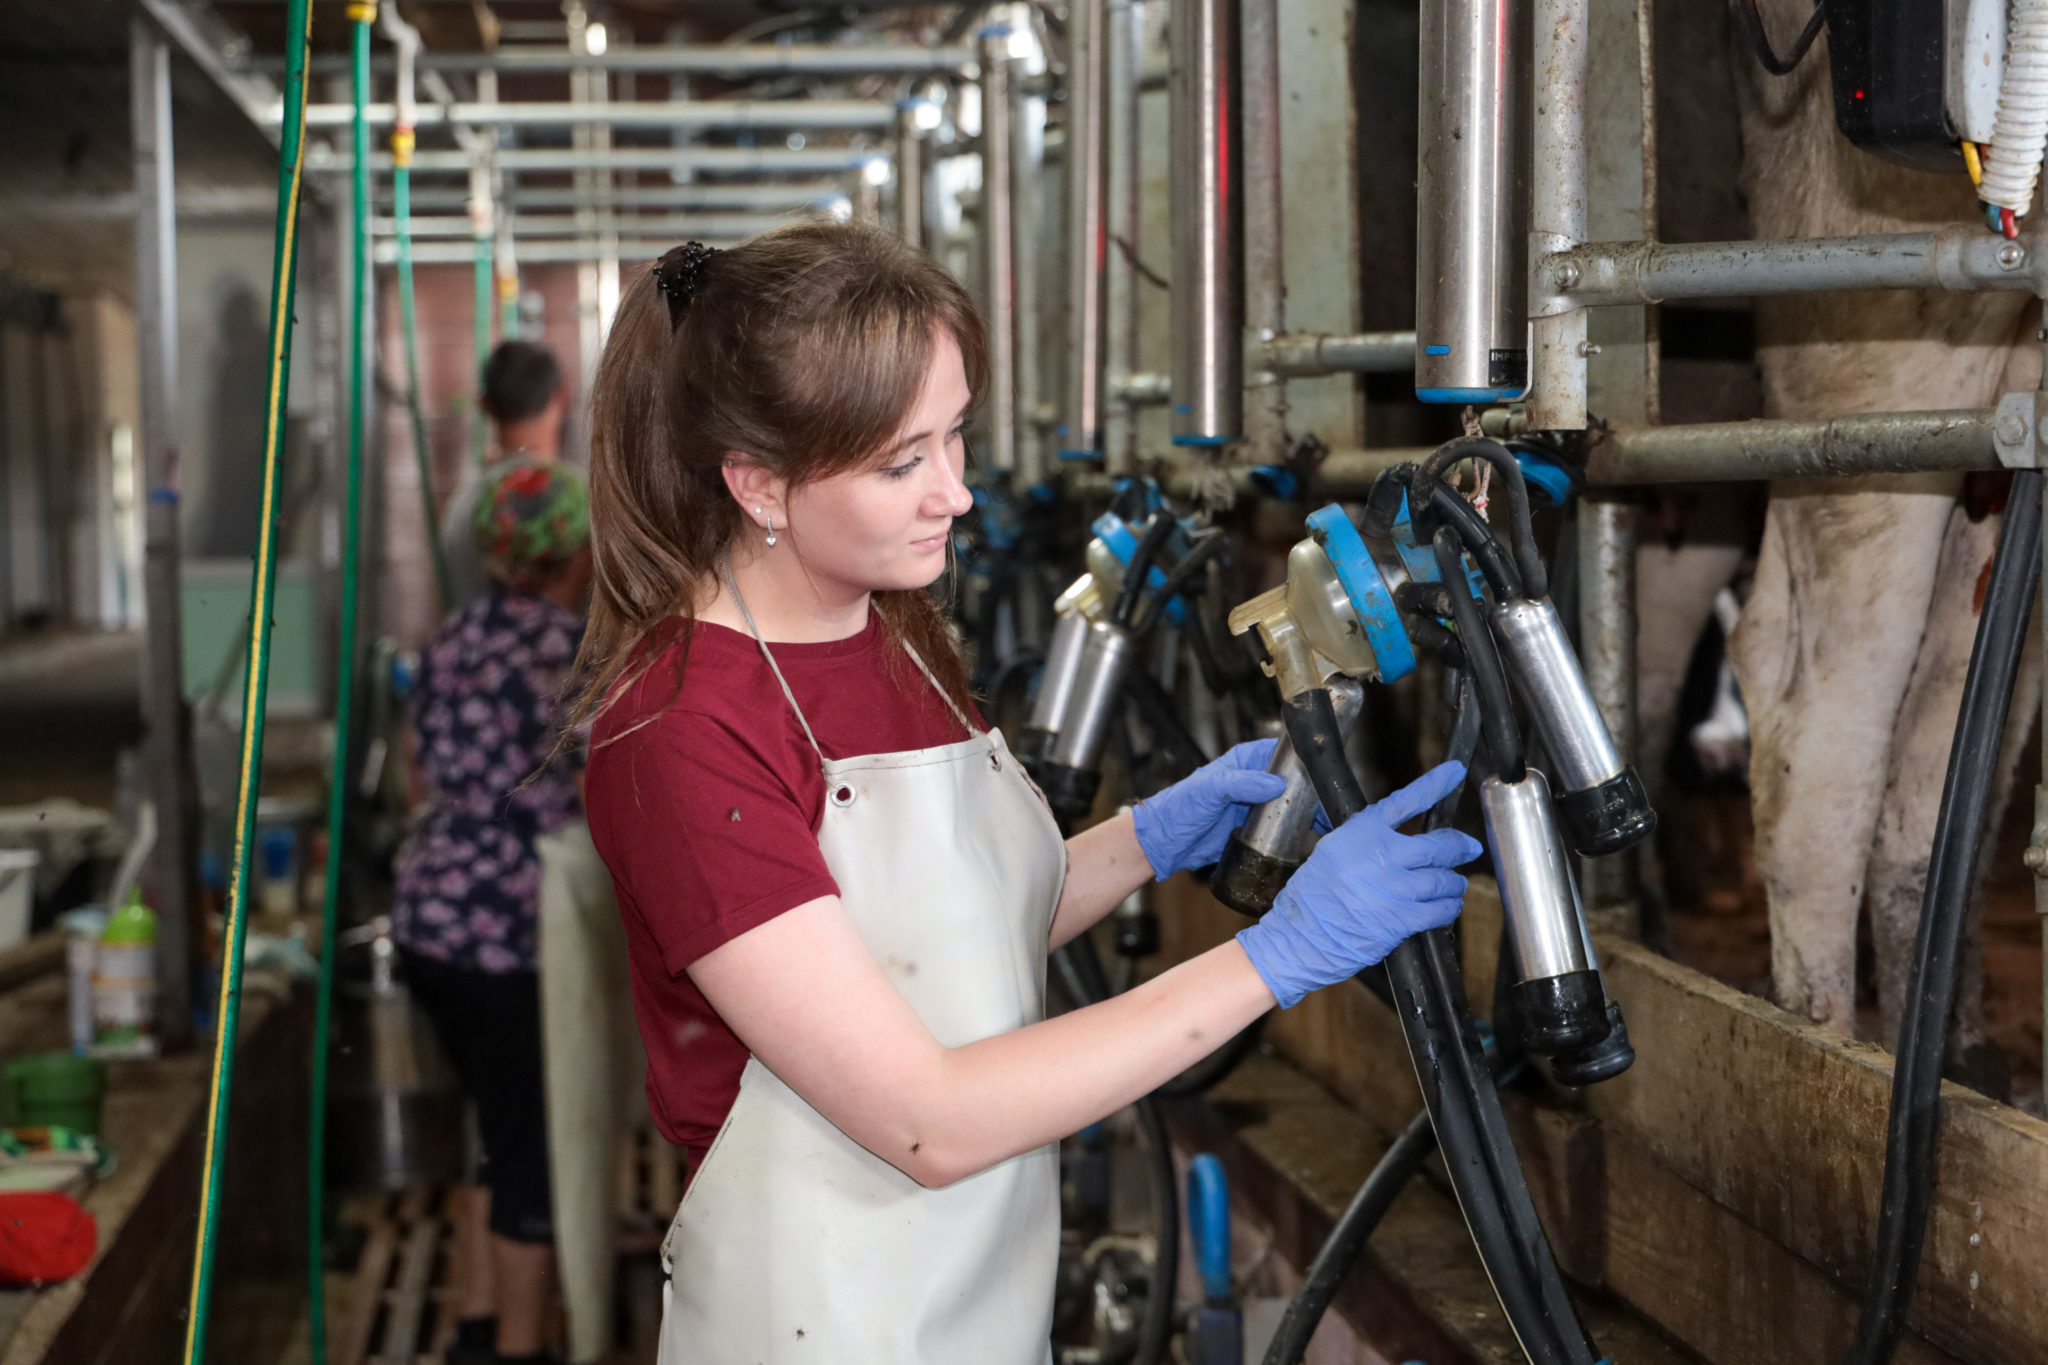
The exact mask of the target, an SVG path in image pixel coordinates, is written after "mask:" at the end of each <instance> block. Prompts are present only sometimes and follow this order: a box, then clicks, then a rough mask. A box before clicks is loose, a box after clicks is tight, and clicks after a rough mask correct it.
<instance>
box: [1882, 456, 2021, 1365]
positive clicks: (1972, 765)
mask: <svg viewBox="0 0 2048 1365" xmlns="http://www.w3.org/2000/svg"><path fill="white" fill-rule="evenodd" d="M2041 483H2042V475H2041V471H2040V470H2038V469H2022V470H2019V471H2018V472H2016V473H2015V474H2014V475H2013V477H2012V493H2011V495H2010V496H2009V497H2008V498H2007V499H2006V505H2005V526H2004V528H2003V529H2002V530H2001V531H2000V533H1999V537H1998V550H1997V552H1996V553H1995V554H1994V555H1993V556H1992V559H1991V578H1990V581H1989V584H1988V586H1987V587H1986V589H1985V593H1984V611H1983V614H1982V615H1981V616H1979V617H1978V618H1977V639H1976V643H1975V644H1974V645H1972V646H1971V649H1970V671H1969V673H1968V675H1967V676H1966V677H1965V679H1964V682H1963V699H1962V703H1961V705H1960V706H1958V707H1957V713H1956V730H1955V739H1954V740H1953V742H1952V743H1951V744H1950V746H1949V753H1948V776H1947V777H1946V779H1945V780H1944V781H1943V784H1942V791H1941V813H1940V815H1939V816H1938V817H1937V819H1936V823H1935V827H1934V852H1933V854H1932V856H1931V858H1930V859H1929V862H1928V865H1927V884H1926V889H1925V891H1924V892H1923V893H1922V896H1921V901H1920V932H1919V937H1918V941H1917V943H1916V944H1915V948H1914V955H1913V979H1912V982H1911V984H1910V986H1909V988H1908V989H1907V992H1906V1009H1905V1015H1904V1017H1903V1018H1902V1019H1901V1020H1900V1022H1899V1050H1898V1055H1897V1058H1896V1060H1895V1062H1894V1064H1893V1069H1892V1102H1891V1115H1890V1119H1889V1121H1888V1124H1887V1129H1886V1133H1885V1151H1884V1192H1883V1194H1882V1195H1881V1196H1880V1198H1879V1201H1878V1215H1877V1258H1876V1259H1877V1263H1876V1265H1875V1266H1874V1267H1873V1268H1872V1270H1871V1274H1870V1288H1869V1294H1868V1296H1867V1297H1866V1298H1865V1299H1864V1301H1863V1317H1862V1321H1861V1322H1860V1324H1859V1325H1858V1327H1857V1330H1856V1345H1855V1348H1854V1349H1853V1350H1852V1351H1851V1352H1850V1353H1849V1359H1850V1361H1851V1362H1852V1365H1883V1362H1885V1361H1888V1360H1890V1359H1891V1358H1892V1352H1893V1351H1894V1350H1895V1349H1896V1348H1897V1346H1898V1341H1899V1331H1900V1328H1901V1327H1902V1326H1903V1324H1904V1322H1905V1317H1906V1305H1907V1304H1908V1303H1909V1302H1911V1300H1912V1297H1913V1280H1914V1276H1915V1275H1916V1274H1917V1273H1918V1271H1919V1268H1920V1251H1921V1246H1922V1244H1923V1243H1924V1242H1925V1241H1926V1238H1927V1210H1928V1206H1929V1204H1930V1203H1932V1201H1933V1196H1934V1159H1935V1155H1936V1151H1937V1147H1938V1145H1939V1142H1940V1139H1941V1063H1942V1056H1943V1053H1944V1052H1945V1051H1946V1050H1947V1049H1946V1044H1947V1040H1948V1020H1949V1013H1950V1011H1951V1010H1952V1009H1953V1008H1954V1007H1955V998H1956V968H1957V962H1958V958H1959V957H1960V949H1961V944H1962V934H1963V921H1964V920H1965V919H1966V918H1967V917H1968V911H1969V908H1970V891H1971V887H1972V884H1973V882H1974V874H1975V871H1976V866H1977V853H1978V846H1979V845H1980V844H1981V843H1982V842H1983V838H1984V812H1985V809H1986V807H1987V806H1988V805H1989V804H1990V801H1991V784H1992V779H1993V778H1994V777H1995V776H1996V770H1997V767H1998V752H1999V738H2000V736H2001V735H2002V734H2003V733H2004V730H2005V717H2006V711H2007V709H2008V708H2009V707H2010V706H2011V704H2012V691H2013V683H2014V680H2015V678H2016V677H2017V675H2018V673H2019V666H2020V652H2021V651H2022V650H2023V649H2025V648H2026V643H2027V618H2028V616H2029V615H2031V614H2032V612H2033V609H2034V588H2035V583H2036V581H2037V580H2036V575H2037V574H2039V572H2040V566H2041Z"/></svg>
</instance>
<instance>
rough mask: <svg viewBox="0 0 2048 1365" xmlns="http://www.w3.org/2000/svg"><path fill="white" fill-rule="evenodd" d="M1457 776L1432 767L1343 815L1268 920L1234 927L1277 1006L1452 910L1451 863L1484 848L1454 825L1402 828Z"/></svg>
mask: <svg viewBox="0 0 2048 1365" xmlns="http://www.w3.org/2000/svg"><path fill="white" fill-rule="evenodd" d="M1464 780H1465V765H1464V764H1462V763H1459V762H1457V761H1455V760H1453V761H1451V762H1449V763H1443V764H1439V765H1438V766H1436V767H1435V768H1432V769H1430V770H1429V771H1428V772H1426V773H1424V774H1423V775H1422V776H1421V777H1419V778H1417V779H1415V781H1413V782H1411V783H1409V784H1408V785H1407V786H1405V787H1403V788H1402V789H1401V790H1399V791H1397V792H1395V793H1394V794H1393V795H1391V796H1389V797H1387V798H1386V799H1385V800H1383V801H1380V802H1378V803H1376V804H1374V805H1371V806H1368V807H1366V808H1365V809H1364V810H1362V811H1360V812H1359V813H1358V814H1356V815H1354V816H1352V817H1351V818H1350V819H1349V820H1346V821H1345V822H1344V823H1343V824H1342V825H1341V826H1339V827H1338V828H1336V829H1334V830H1332V831H1330V833H1328V834H1326V835H1324V836H1323V839H1322V841H1321V842H1320V843H1318V844H1317V845H1316V848H1315V852H1313V853H1311V854H1310V855H1309V858H1308V861H1307V862H1305V863H1303V864H1302V865H1301V868H1300V870H1299V871H1297V872H1296V873H1295V874H1294V876H1293V877H1292V878H1290V879H1289V880H1288V883H1287V885H1286V886H1285V887H1283V888H1281V891H1280V894H1279V896H1277V897H1276V898H1275V899H1274V901H1273V908H1272V909H1271V910H1269V911H1267V912H1266V915H1265V917H1264V918H1262V919H1261V920H1259V922H1258V923H1257V924H1254V925H1251V926H1250V927H1249V928H1246V929H1242V930H1240V931H1238V935H1237V941H1238V943H1239V944H1240V945H1242V946H1243V948H1244V951H1245V956H1247V957H1249V958H1250V959H1251V960H1252V966H1253V967H1254V968H1256V969H1257V971H1258V973H1259V976H1260V978H1261V979H1263V980H1264V981H1265V983H1266V986H1267V988H1268V989H1270V990H1271V991H1272V992H1273V998H1274V999H1275V1000H1277V1001H1278V1002H1279V1003H1280V1007H1281V1008H1282V1009H1291V1008H1292V1007H1293V1006H1295V1005H1296V1004H1298V1003H1300V1001H1301V999H1302V997H1303V996H1305V995H1307V994H1308V993H1309V992H1310V991H1314V990H1321V989H1322V988H1323V987H1324V986H1330V985H1335V984H1336V983H1337V982H1339V981H1342V980H1344V979H1345V978H1346V977H1348V976H1353V975H1355V974H1357V973H1358V972H1360V971H1362V970H1363V969H1365V968H1367V967H1370V966H1372V965H1373V964H1374V963H1375V962H1378V961H1379V960H1380V959H1382V958H1384V957H1385V956H1386V955H1387V954H1388V953H1391V952H1392V951H1394V949H1395V948H1396V947H1397V946H1399V944H1400V943H1401V941H1402V940H1403V939H1406V938H1408V937H1410V936H1412V935H1414V934H1419V933H1421V932H1422V931H1423V930H1425V929H1436V928H1440V927H1442V926H1443V925H1446V924H1449V923H1450V922H1451V921H1452V920H1454V919H1456V918H1457V917H1458V910H1459V909H1460V907H1462V906H1463V904H1464V897H1465V879H1464V878H1463V877H1461V876H1459V875H1458V874H1457V873H1456V872H1453V871H1452V870H1451V869H1452V868H1454V867H1457V866H1459V865H1460V864H1462V863H1468V862H1471V861H1472V860H1473V859H1474V858H1477V857H1478V856H1479V855H1480V854H1481V853H1482V852H1484V851H1485V850H1484V849H1483V848H1482V847H1481V846H1480V843H1479V841H1478V840H1477V839H1474V838H1473V837H1472V836H1471V835H1469V834H1461V833H1459V832H1458V831H1457V830H1454V829H1442V830H1434V831H1432V832H1430V833H1427V834H1402V833H1401V832H1400V826H1401V825H1402V824H1404V823H1405V822H1407V821H1408V820H1411V819H1413V818H1414V817H1415V816H1417V815H1420V814H1421V813H1422V812H1424V811H1426V810H1428V809H1429V808H1430V807H1432V806H1434V805H1435V804H1436V803H1437V802H1438V801H1440V800H1442V799H1443V798H1444V797H1446V796H1448V795H1449V794H1450V793H1451V792H1452V791H1453V790H1455V789H1456V788H1457V785H1458V784H1459V783H1460V782H1462V781H1464Z"/></svg>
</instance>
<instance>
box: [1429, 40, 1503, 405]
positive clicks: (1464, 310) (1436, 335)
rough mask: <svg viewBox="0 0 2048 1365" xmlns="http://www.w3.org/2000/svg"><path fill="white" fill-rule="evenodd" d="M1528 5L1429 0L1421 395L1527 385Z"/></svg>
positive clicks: (1490, 393) (1479, 397)
mask: <svg viewBox="0 0 2048 1365" xmlns="http://www.w3.org/2000/svg"><path fill="white" fill-rule="evenodd" d="M1526 4H1527V0H1423V5H1422V35H1421V91H1422V94H1421V106H1420V109H1419V111H1418V113H1419V122H1420V128H1419V139H1418V144H1417V145H1418V155H1417V158H1416V229H1415V232H1416V236H1415V253H1416V262H1415V337H1416V349H1415V394H1416V397H1418V398H1420V399H1422V400H1423V401H1424V402H1426V403H1491V402H1498V401H1501V400H1503V399H1509V398H1518V397H1520V396H1521V395H1522V394H1523V392H1524V391H1526V390H1527V388H1528V386H1529V349H1528V348H1529V340H1528V323H1527V317H1528V310H1527V306H1526V301H1527V297H1528V279H1527V275H1528V269H1527V262H1528V241H1527V237H1528V232H1527V224H1528V218H1527V216H1526V211H1527V204H1526V199H1525V195H1524V177H1523V175H1522V173H1521V167H1522V157H1521V154H1520V146H1519V136H1518V135H1519V133H1520V130H1521V127H1522V123H1523V117H1524V114H1523V99H1522V97H1521V96H1522V90H1521V89H1520V87H1519V81H1518V75H1517V73H1519V72H1520V71H1521V70H1522V69H1523V68H1522V63H1520V62H1518V61H1517V60H1516V59H1515V57H1516V50H1517V49H1518V48H1519V47H1520V46H1521V45H1522V44H1523V43H1524V42H1525V41H1526V34H1527V32H1528V16H1527V9H1526Z"/></svg>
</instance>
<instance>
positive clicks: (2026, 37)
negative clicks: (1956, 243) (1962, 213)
mask: <svg viewBox="0 0 2048 1365" xmlns="http://www.w3.org/2000/svg"><path fill="white" fill-rule="evenodd" d="M1992 130H1993V131H1992V138H1991V145H1990V147H1989V148H1987V149H1986V152H1985V156H1984V179H1983V182H1982V183H1981V184H1979V185H1978V186H1977V197H1978V198H1979V199H1981V200H1982V201H1984V202H1985V203H1987V204H1991V205H1995V206H1997V207H2000V208H2008V209H2011V210H2012V211H2013V214H2014V216H2019V215H2021V214H2024V213H2026V211H2027V210H2028V209H2029V208H2030V207H2032V205H2033V202H2034V186H2035V184H2036V182H2038V181H2039V179H2040V177H2041V153H2042V149H2043V147H2044V146H2048V0H2012V17H2011V19H2010V21H2009V27H2008V28H2007V30H2006V42H2005V78H2004V80H2003V81H2001V82H2000V84H1999V88H1998V118H1997V121H1996V122H1995V123H1994V124H1993V125H1992Z"/></svg>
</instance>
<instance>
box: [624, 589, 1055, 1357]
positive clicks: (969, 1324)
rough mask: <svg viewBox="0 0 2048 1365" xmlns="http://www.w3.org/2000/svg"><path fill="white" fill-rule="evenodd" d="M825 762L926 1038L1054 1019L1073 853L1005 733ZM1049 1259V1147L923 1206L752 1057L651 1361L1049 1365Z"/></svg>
mask: <svg viewBox="0 0 2048 1365" xmlns="http://www.w3.org/2000/svg"><path fill="white" fill-rule="evenodd" d="M734 596H735V600H737V592H735V594H734ZM740 610H741V612H742V614H744V613H745V611H746V608H745V605H744V604H741V607H740ZM752 624H753V622H752V619H751V617H749V618H748V625H749V626H750V627H751V626H752ZM755 636H756V639H758V638H759V631H758V630H757V631H755ZM761 652H762V653H763V654H764V655H767V657H768V662H769V664H770V666H771V667H773V665H774V663H775V659H774V656H773V655H772V654H770V653H769V651H768V647H767V645H766V643H765V642H764V643H762V645H761ZM912 658H913V659H915V658H916V656H915V655H914V654H913V655H912ZM917 663H918V667H919V669H920V670H924V664H923V662H922V661H921V660H918V661H917ZM775 674H776V678H777V680H778V681H780V680H781V678H782V672H781V670H780V669H779V668H777V669H776V670H775ZM925 676H926V678H927V679H929V678H930V676H931V675H930V673H929V671H928V670H925ZM933 686H934V687H936V686H937V684H936V683H934V684H933ZM782 691H783V695H784V696H785V697H787V698H788V699H789V704H790V706H791V707H792V708H796V698H795V697H794V696H793V695H792V694H791V693H790V691H789V685H788V683H787V682H783V683H782ZM941 695H944V694H943V693H941ZM950 704H951V703H950V702H949V703H948V705H950ZM796 709H797V719H798V720H799V722H801V723H802V724H803V727H804V733H805V734H806V735H809V734H810V724H809V722H808V721H805V720H804V719H803V712H802V710H801V708H796ZM955 714H956V715H957V714H958V712H957V709H956V711H955ZM960 719H961V723H962V724H963V725H964V726H966V728H967V729H968V730H969V731H970V732H972V731H973V728H974V727H973V725H972V724H971V723H969V722H968V721H967V718H966V717H964V716H962V717H961V718H960ZM811 743H812V747H813V748H816V746H817V740H816V737H815V736H813V737H812V739H811ZM819 761H820V763H821V764H822V765H823V768H824V773H825V793H826V801H825V814H824V818H823V821H822V823H821V825H820V827H819V830H818V846H819V848H820V849H821V850H822V851H823V853H824V855H825V865H826V866H827V867H828V868H830V869H831V871H832V876H833V878H834V879H835V880H836V881H837V882H838V883H839V890H840V898H841V901H842V903H843V904H844V906H845V908H846V913H847V916H848V917H849V918H850V919H851V920H852V921H853V925H854V928H855V929H856V930H857V931H858V932H859V933H860V936H861V938H862V940H863V941H864V942H865V943H866V944H867V948H868V951H869V952H870V953H872V954H874V958H875V961H876V962H878V963H880V964H881V966H882V969H883V970H884V971H885V972H887V973H888V975H889V979H890V980H891V981H893V982H894V983H895V985H896V987H897V989H898V990H900V991H901V992H902V993H903V996H904V998H905V999H906V1000H908V1001H909V1002H910V1005H911V1007H912V1008H913V1009H915V1010H916V1011H917V1013H918V1015H919V1017H920V1018H922V1019H923V1020H924V1022H925V1025H926V1027H928V1028H930V1029H931V1031H932V1033H933V1034H934V1036H936V1037H937V1039H938V1040H939V1042H940V1043H942V1044H944V1045H946V1046H948V1047H957V1046H960V1045H962V1044H965V1043H971V1042H974V1041H976V1040H978V1039H982V1038H987V1037H990V1036H992V1035H994V1034H998V1033H1004V1032H1007V1031H1009V1030H1011V1029H1016V1028H1021V1027H1023V1026H1024V1025H1026V1024H1031V1023H1035V1022H1037V1021H1038V1020H1039V1019H1041V1018H1042V1017H1043V1016H1044V1001H1045V964H1046V941H1047V935H1048V932H1049V930H1050V928H1051V924H1052V914H1053V908H1054V906H1055V905H1056V904H1057V903H1058V901H1059V894H1060V886H1061V883H1062V881H1063V879H1064V877H1065V875H1066V845H1065V843H1064V841H1062V839H1061V838H1060V834H1059V830H1058V827H1057V826H1056V825H1055V824H1054V823H1053V819H1052V814H1051V812H1050V811H1049V810H1048V809H1047V807H1046V805H1045V802H1044V800H1043V799H1042V798H1041V797H1040V796H1039V795H1038V792H1037V789H1036V788H1034V787H1033V786H1032V785H1031V783H1030V782H1029V781H1028V780H1027V779H1026V778H1025V776H1024V773H1023V771H1022V769H1021V768H1020V766H1019V765H1018V763H1017V761H1016V759H1015V758H1013V757H1012V756H1011V754H1010V752H1009V749H1008V748H1007V747H1006V746H1005V745H1004V743H1003V740H1002V737H1001V735H1000V734H992V733H986V732H984V733H979V734H975V735H974V737H973V738H972V739H967V740H962V741H961V742H959V743H957V744H945V745H940V746H939V747H937V748H933V749H917V750H911V751H907V752H903V753H891V754H870V755H867V756H865V757H861V758H849V759H827V758H825V757H824V756H823V752H822V751H820V754H819ZM846 1022H847V1027H849V1028H854V1029H858V1028H859V1027H860V1023H859V1021H858V1020H851V1019H850V1020H848V1021H846ZM1058 1256H1059V1161H1058V1149H1057V1148H1056V1147H1053V1146H1047V1147H1042V1148H1040V1149H1038V1150H1036V1151H1033V1152H1029V1153H1026V1154H1025V1155H1023V1156H1020V1157H1016V1158H1014V1159H1012V1160H1010V1161H1006V1162H1004V1163H1003V1164H1001V1165H999V1166H996V1167H994V1168H992V1169H990V1170H986V1171H983V1172H981V1173H980V1174H979V1175H974V1176H970V1177H968V1178H967V1179H965V1180H961V1181H959V1182H957V1183H955V1184H952V1185H949V1186H947V1187H946V1188H944V1189H940V1190H928V1189H925V1188H924V1187H922V1186H920V1185H918V1184H917V1183H916V1182H915V1181H913V1180H911V1179H910V1177H908V1176H906V1175H904V1174H903V1173H902V1172H901V1171H899V1170H897V1169H896V1168H895V1167H894V1166H891V1165H890V1164H889V1163H887V1162H886V1161H883V1160H882V1159H881V1158H880V1157H877V1156H875V1155H874V1154H873V1153H871V1152H869V1151H867V1150H866V1149H865V1148H863V1147H861V1146H860V1145H859V1144H858V1143H856V1142H854V1141H853V1140H852V1139H851V1138H849V1137H847V1136H846V1135H845V1134H844V1133H842V1132H840V1131H839V1129H838V1128H836V1127H834V1126H833V1124H832V1123H831V1121H830V1120H828V1119H826V1118H825V1117H824V1116H823V1115H822V1114H820V1113H818V1112H817V1111H816V1110H815V1109H813V1108H811V1106H810V1105H808V1104H806V1103H805V1102H804V1100H803V1099H802V1098H801V1097H800V1096H799V1095H797V1094H796V1092H795V1091H793V1090H791V1089H790V1088H789V1087H788V1086H786V1085H784V1084H783V1083H782V1082H781V1081H780V1080H778V1079H777V1078H776V1076H775V1075H774V1073H773V1072H771V1071H769V1070H768V1068H767V1067H765V1066H763V1065H762V1064H761V1062H760V1060H759V1059H758V1058H750V1059H749V1060H748V1062H747V1066H746V1070H745V1072H744V1073H743V1074H742V1075H741V1077H740V1090H739V1098H738V1100H737V1101H736V1102H735V1103H734V1105H733V1108H732V1113H731V1114H730V1115H729V1116H728V1117H727V1119H726V1121H725V1125H724V1127H722V1128H721V1129H720V1130H719V1133H718V1137H717V1139H716V1140H715V1141H714V1142H713V1143H712V1146H711V1150H710V1152H709V1154H708V1155H707V1156H706V1157H705V1160H704V1163H703V1166H702V1168H701V1169H700V1170H698V1171H697V1173H696V1175H695V1177H694V1178H693V1179H692V1181H691V1184H690V1188H689V1191H688V1193H687V1194H686V1195H685V1196H684V1198H683V1202H682V1206H681V1208H679V1209H678V1210H677V1211H676V1216H675V1221H674V1223H673V1224H672V1225H671V1226H670V1228H669V1233H668V1239H667V1241H666V1242H665V1243H664V1244H663V1246H662V1263H663V1268H664V1269H665V1270H667V1271H668V1272H669V1274H670V1281H669V1285H668V1287H667V1289H666V1290H665V1291H664V1297H663V1319H662V1330H661V1352H660V1357H659V1360H660V1365H797V1362H803V1363H804V1365H818V1363H819V1362H831V1363H832V1365H968V1363H969V1362H972V1365H1045V1362H1047V1361H1048V1360H1049V1359H1050V1357H1051V1346H1050V1341H1051V1333H1052V1298H1053V1279H1054V1275H1055V1272H1056V1269H1057V1262H1058Z"/></svg>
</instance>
